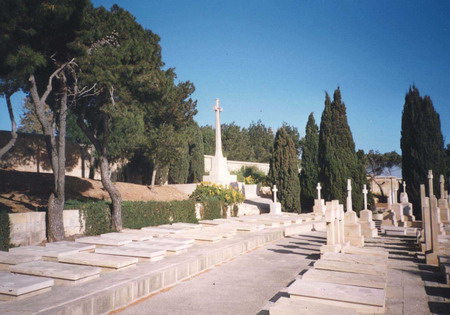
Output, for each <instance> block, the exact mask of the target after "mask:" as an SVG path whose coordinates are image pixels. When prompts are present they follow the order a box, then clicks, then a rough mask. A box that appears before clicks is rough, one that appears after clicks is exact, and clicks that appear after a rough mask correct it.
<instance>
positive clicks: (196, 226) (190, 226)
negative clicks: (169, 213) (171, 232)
mask: <svg viewBox="0 0 450 315" xmlns="http://www.w3.org/2000/svg"><path fill="white" fill-rule="evenodd" d="M172 226H179V227H184V228H188V229H193V230H198V229H201V228H202V226H201V225H200V224H195V223H183V222H177V223H173V224H172Z"/></svg>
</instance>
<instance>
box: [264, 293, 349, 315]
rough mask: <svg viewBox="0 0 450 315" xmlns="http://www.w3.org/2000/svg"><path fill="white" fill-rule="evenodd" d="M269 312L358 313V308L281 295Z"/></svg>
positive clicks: (278, 314)
mask: <svg viewBox="0 0 450 315" xmlns="http://www.w3.org/2000/svg"><path fill="white" fill-rule="evenodd" d="M269 312H270V315H298V314H305V315H316V314H339V315H354V314H356V310H355V309H353V308H347V307H339V306H334V305H333V306H332V305H326V304H321V303H314V302H311V301H299V300H294V299H289V298H286V297H280V298H279V299H278V300H277V302H276V303H275V304H274V305H273V306H271V307H270V310H269Z"/></svg>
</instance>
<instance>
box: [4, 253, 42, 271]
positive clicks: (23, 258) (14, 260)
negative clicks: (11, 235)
mask: <svg viewBox="0 0 450 315" xmlns="http://www.w3.org/2000/svg"><path fill="white" fill-rule="evenodd" d="M41 259H42V256H38V255H29V254H15V253H11V252H3V251H0V270H4V271H8V270H9V269H10V267H11V266H14V265H17V264H23V263H26V262H30V261H35V260H41Z"/></svg>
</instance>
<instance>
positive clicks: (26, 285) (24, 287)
mask: <svg viewBox="0 0 450 315" xmlns="http://www.w3.org/2000/svg"><path fill="white" fill-rule="evenodd" d="M53 284H54V282H53V279H47V278H42V277H32V276H25V275H17V274H13V273H10V272H0V301H14V300H19V299H22V298H27V297H30V296H33V295H37V294H41V293H44V292H47V291H50V290H51V287H52V286H53Z"/></svg>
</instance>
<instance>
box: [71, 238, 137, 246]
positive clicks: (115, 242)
mask: <svg viewBox="0 0 450 315" xmlns="http://www.w3.org/2000/svg"><path fill="white" fill-rule="evenodd" d="M75 242H78V243H83V244H92V245H96V246H122V245H125V244H129V243H131V242H132V240H131V239H127V240H124V239H117V238H115V239H114V238H109V237H101V236H88V237H82V238H77V239H76V240H75Z"/></svg>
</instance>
